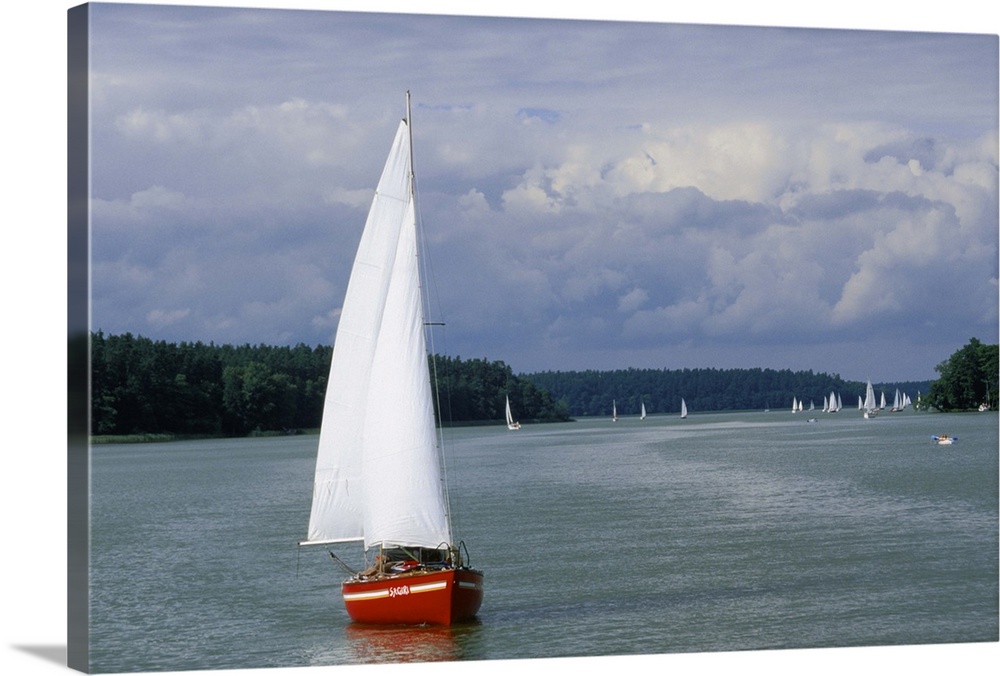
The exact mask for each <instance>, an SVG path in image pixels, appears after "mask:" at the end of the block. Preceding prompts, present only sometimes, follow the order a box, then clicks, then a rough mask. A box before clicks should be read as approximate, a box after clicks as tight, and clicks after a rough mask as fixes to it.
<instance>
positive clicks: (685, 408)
mask: <svg viewBox="0 0 1000 676" xmlns="http://www.w3.org/2000/svg"><path fill="white" fill-rule="evenodd" d="M686 417H688V405H687V402H685V401H684V398H683V397H681V418H686Z"/></svg>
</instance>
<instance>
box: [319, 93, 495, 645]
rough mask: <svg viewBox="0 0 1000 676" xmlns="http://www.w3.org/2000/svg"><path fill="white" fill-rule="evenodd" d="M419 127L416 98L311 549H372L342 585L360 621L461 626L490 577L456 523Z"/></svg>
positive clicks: (329, 449) (376, 206)
mask: <svg viewBox="0 0 1000 676" xmlns="http://www.w3.org/2000/svg"><path fill="white" fill-rule="evenodd" d="M410 121H411V120H410V96H409V92H407V95H406V119H405V120H403V121H402V122H400V124H399V127H398V128H397V131H396V136H395V138H394V140H393V143H392V148H391V150H390V152H389V157H388V159H387V160H386V164H385V168H384V169H383V171H382V176H381V179H380V180H379V184H378V188H377V190H376V192H375V197H374V200H373V202H372V206H371V210H370V211H369V214H368V219H367V221H366V223H365V228H364V232H363V233H362V235H361V242H360V244H359V246H358V252H357V256H356V259H355V262H354V269H353V270H352V272H351V278H350V281H349V282H348V285H347V294H346V296H345V298H344V304H343V309H342V311H341V315H340V324H339V326H338V328H337V338H336V341H335V349H334V351H333V361H332V363H331V366H330V377H329V380H328V383H329V385H328V389H327V397H326V400H325V403H324V409H323V422H322V427H321V429H320V436H319V444H318V452H317V458H316V472H315V479H314V484H313V500H312V509H311V512H310V515H309V527H308V531H307V535H306V539H305V540H304V541H303V542H301V543H300V544H302V545H327V544H332V543H341V542H356V541H361V542H363V543H364V550H365V559H366V565H367V566H368V567H367V568H366V569H365V570H363V571H361V572H356V573H355V572H353V571H352V575H351V577H349V578H347V579H346V580H344V581H343V582H342V583H341V595H342V596H343V599H344V606H345V608H346V610H347V614H348V615H349V616H350V617H351V619H352V620H354V621H355V622H361V623H364V624H436V625H450V624H452V623H456V622H461V621H465V620H470V619H472V618H473V617H474V616H475V615H476V613H477V611H478V610H479V607H480V604H481V603H482V599H483V573H482V572H481V571H478V570H475V569H473V568H470V567H469V566H468V565H466V563H465V562H464V561H463V557H462V553H463V550H464V546H463V545H462V544H461V543H459V544H456V543H455V541H454V540H453V539H452V530H451V523H450V519H449V516H448V514H449V510H448V508H447V491H446V490H445V489H444V476H443V472H442V470H441V462H440V458H439V446H438V439H437V430H436V426H435V421H434V407H433V405H432V401H433V391H432V387H431V380H430V373H429V365H428V357H427V349H426V338H425V336H424V331H425V323H424V316H423V307H422V305H423V302H422V300H421V291H420V274H419V262H418V257H417V251H418V248H417V230H416V207H415V204H414V198H415V195H414V181H413V172H412V169H411V168H412V154H411V138H412V137H411V133H410ZM388 401H392V402H394V405H393V406H392V411H393V414H392V420H391V421H390V422H387V421H386V419H385V415H384V414H385V410H386V402H388ZM370 554H372V555H374V556H373V558H372V559H369V558H368V557H369V555H370ZM330 556H331V557H333V558H334V559H335V560H336V561H337V562H339V563H341V564H342V565H343V567H344V568H347V565H346V564H344V563H343V562H341V561H340V559H338V558H337V557H336V556H334V554H333V552H332V551H331V552H330Z"/></svg>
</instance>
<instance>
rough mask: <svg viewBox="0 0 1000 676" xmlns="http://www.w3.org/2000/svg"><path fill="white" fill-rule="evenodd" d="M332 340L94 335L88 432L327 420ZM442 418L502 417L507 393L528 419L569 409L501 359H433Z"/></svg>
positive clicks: (549, 417)
mask: <svg viewBox="0 0 1000 676" xmlns="http://www.w3.org/2000/svg"><path fill="white" fill-rule="evenodd" d="M332 355H333V349H332V348H330V347H327V346H317V347H309V346H307V345H296V346H295V347H272V346H266V345H256V346H251V345H242V346H232V345H221V346H220V345H214V344H207V345H206V344H205V343H201V342H195V343H188V342H182V343H179V344H178V343H167V342H165V341H153V340H151V339H149V338H143V337H141V336H133V335H132V334H130V333H125V334H122V335H107V336H106V335H104V334H103V333H102V332H100V331H98V332H96V333H92V334H91V336H90V358H91V364H90V373H91V434H93V435H138V434H172V435H225V436H243V435H246V434H251V433H255V432H268V431H282V430H284V431H296V430H303V429H313V428H317V427H319V425H320V420H321V418H322V414H323V399H324V396H325V393H326V379H327V374H328V372H329V370H330V359H331V357H332ZM432 367H433V368H434V370H435V371H436V373H437V375H438V382H439V385H440V388H439V389H440V391H441V402H442V403H441V411H442V416H441V419H442V420H444V421H445V424H462V423H470V422H485V421H500V420H503V418H504V397H505V395H507V396H510V400H511V405H512V406H513V407H514V410H516V411H517V412H518V416H519V418H520V420H521V421H522V422H528V421H554V420H566V419H567V415H566V411H565V409H563V408H561V407H560V406H559V404H557V403H556V402H555V401H553V400H552V398H551V397H550V396H548V395H547V394H546V393H545V392H542V391H539V390H538V388H537V387H536V386H535V385H533V384H532V383H531V382H530V381H528V380H525V379H524V378H521V377H519V376H516V375H514V374H513V372H512V371H511V368H510V367H509V366H507V365H506V364H504V363H503V362H486V361H485V360H479V359H473V360H466V361H463V360H462V359H460V358H457V357H454V358H452V357H438V358H436V359H434V360H432Z"/></svg>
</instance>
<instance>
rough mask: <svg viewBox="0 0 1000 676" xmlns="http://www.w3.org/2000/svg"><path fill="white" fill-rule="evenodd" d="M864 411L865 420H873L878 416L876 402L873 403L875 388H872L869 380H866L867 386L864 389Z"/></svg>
mask: <svg viewBox="0 0 1000 676" xmlns="http://www.w3.org/2000/svg"><path fill="white" fill-rule="evenodd" d="M864 411H865V412H864V416H865V418H873V417H875V416H876V415H878V402H876V401H875V388H874V387H872V380H871V378H869V379H868V385H867V386H866V387H865V405H864Z"/></svg>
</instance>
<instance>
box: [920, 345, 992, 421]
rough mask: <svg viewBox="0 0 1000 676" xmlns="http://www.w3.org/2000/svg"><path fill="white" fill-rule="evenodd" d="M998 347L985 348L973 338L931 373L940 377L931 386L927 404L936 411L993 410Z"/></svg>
mask: <svg viewBox="0 0 1000 676" xmlns="http://www.w3.org/2000/svg"><path fill="white" fill-rule="evenodd" d="M998 358H1000V345H984V344H983V343H981V342H979V340H978V339H977V338H972V339H970V340H969V342H968V343H967V344H966V345H965V346H964V347H963V348H962V349H960V350H958V351H956V352H955V353H954V354H952V355H951V357H949V358H948V359H947V361H943V362H941V363H940V364H938V365H937V366H935V367H934V370H935V371H937V372H938V373H939V374H941V376H940V377H939V378H938V379H937V380H935V381H934V382H933V383H931V388H930V392H928V395H927V399H926V404H927V406H929V407H932V408H934V409H937V410H939V411H966V410H972V409H977V408H981V409H990V410H992V409H995V408H996V401H997V389H998V383H997V380H998V377H997V374H998V373H1000V359H998Z"/></svg>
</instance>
